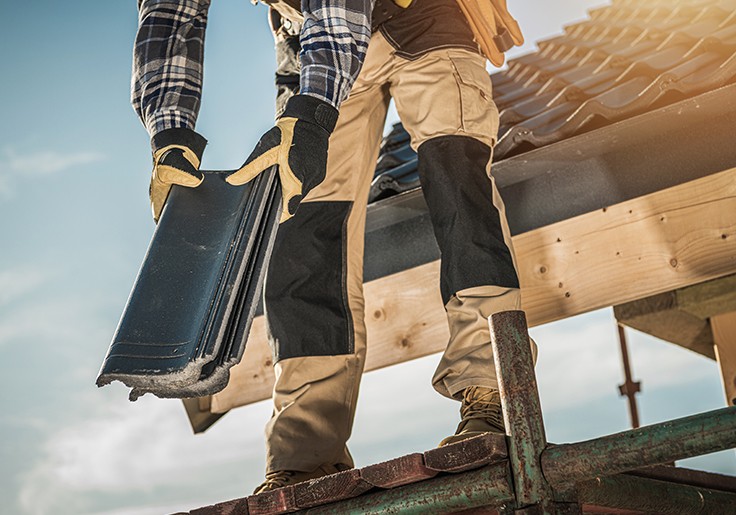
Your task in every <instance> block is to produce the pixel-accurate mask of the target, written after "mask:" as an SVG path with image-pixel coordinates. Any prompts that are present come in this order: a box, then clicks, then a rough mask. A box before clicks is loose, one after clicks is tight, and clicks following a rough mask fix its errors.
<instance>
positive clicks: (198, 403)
mask: <svg viewBox="0 0 736 515" xmlns="http://www.w3.org/2000/svg"><path fill="white" fill-rule="evenodd" d="M182 401H183V403H184V409H185V410H186V412H187V417H189V423H190V424H191V425H192V431H194V432H195V433H201V432H202V431H204V430H205V429H207V428H208V427H210V426H211V425H212V424H214V423H215V422H217V420H218V419H219V418H220V417H221V416H222V415H224V413H216V412H213V411H212V409H211V406H212V397H200V398H198V399H182Z"/></svg>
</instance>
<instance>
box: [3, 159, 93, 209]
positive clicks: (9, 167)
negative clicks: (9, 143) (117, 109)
mask: <svg viewBox="0 0 736 515" xmlns="http://www.w3.org/2000/svg"><path fill="white" fill-rule="evenodd" d="M2 154H3V155H2V156H0V198H5V199H8V198H11V197H13V195H14V194H15V191H16V183H17V182H18V181H19V180H22V179H24V178H38V177H43V176H48V175H53V174H57V173H60V172H64V171H67V170H70V169H72V168H75V167H79V166H83V165H87V164H90V163H96V162H99V161H102V160H104V159H105V156H104V155H103V154H101V153H99V152H88V151H75V152H66V153H62V152H57V151H54V150H37V151H33V152H29V153H18V152H17V151H16V150H15V149H13V148H10V147H6V148H5V149H3V153H2Z"/></svg>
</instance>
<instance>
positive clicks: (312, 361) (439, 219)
mask: <svg viewBox="0 0 736 515" xmlns="http://www.w3.org/2000/svg"><path fill="white" fill-rule="evenodd" d="M435 1H436V2H437V3H435V4H433V8H435V9H440V7H442V8H446V9H447V12H449V13H450V15H453V16H455V12H454V11H452V8H453V6H454V7H455V8H456V7H457V6H456V5H455V4H454V0H450V2H447V1H444V2H443V1H442V0H435ZM443 3H444V6H441V5H440V4H443ZM419 4H420V5H419V6H416V3H415V4H414V5H415V6H416V7H417V8H418V7H421V5H422V2H419ZM424 5H427V4H426V3H425V4H424ZM427 9H429V7H427ZM409 11H411V9H409ZM458 13H459V11H458ZM409 14H411V13H409ZM421 14H422V13H421V12H418V13H416V16H417V17H418V18H419V21H420V22H421V21H422V19H423V18H422V16H421ZM433 14H434V15H441V14H442V13H441V12H439V13H433ZM374 16H375V11H374ZM424 19H426V17H425V18H424ZM455 21H456V23H458V24H461V21H460V20H455ZM457 27H458V28H457V31H458V33H460V34H461V35H462V34H463V33H462V31H463V30H465V29H464V28H463V26H462V25H457ZM467 32H468V34H469V30H468V31H467ZM430 33H431V29H430ZM430 36H431V34H430ZM453 37H457V36H453ZM392 39H393V38H392V33H391V32H390V31H387V30H376V31H375V32H374V34H373V36H372V38H371V40H370V44H369V46H368V51H367V54H366V58H365V61H364V64H363V68H362V70H361V72H360V75H359V77H358V79H357V81H356V83H355V85H354V86H353V89H352V91H351V93H350V96H349V97H348V99H347V100H346V101H345V102H344V103H343V104H342V107H341V109H340V116H339V119H338V123H337V126H336V128H335V130H334V132H333V133H332V136H331V138H330V150H329V154H328V160H327V174H326V178H325V180H324V182H322V183H321V184H320V185H318V186H317V187H315V188H314V189H313V190H312V191H310V192H309V194H308V195H307V196H306V197H305V198H304V199H303V200H302V202H301V204H300V206H299V209H298V211H297V212H296V214H295V216H294V217H293V218H291V219H289V220H288V221H286V222H284V223H283V224H282V225H281V227H280V229H279V233H278V235H277V239H276V243H275V245H274V250H273V255H272V258H271V261H270V265H269V271H268V274H267V278H266V284H265V311H266V317H267V320H268V326H269V338H270V341H271V343H272V347H273V351H274V355H275V372H276V384H275V387H274V392H273V403H274V406H273V416H272V418H271V420H270V421H269V423H268V425H267V427H266V442H267V476H266V477H267V480H266V482H265V483H264V484H263V485H261V486H260V487H259V488H258V489H257V490H256V492H257V493H258V492H262V491H266V490H271V489H273V488H278V487H281V486H285V485H287V484H292V483H295V482H299V481H304V480H306V479H311V478H315V477H319V476H322V475H325V474H328V473H332V472H336V471H339V470H344V469H347V468H351V467H352V466H353V460H352V458H351V456H350V453H349V451H348V449H347V446H346V442H347V440H348V438H349V436H350V433H351V430H352V423H353V417H354V414H355V407H356V401H357V397H358V390H359V384H360V378H361V375H362V373H363V367H364V362H365V354H366V328H365V323H364V299H363V246H364V237H365V217H366V203H367V199H368V192H369V188H370V183H371V180H372V178H373V172H374V169H375V163H376V159H377V157H378V149H379V144H380V140H381V136H382V132H383V128H384V124H385V120H386V114H387V111H388V106H389V101H390V99H391V98H393V99H394V101H395V103H396V108H397V111H398V113H399V116H400V118H401V120H402V122H403V124H404V127H405V128H406V130H407V131H408V132H409V134H410V136H411V145H412V148H413V149H414V150H416V151H417V153H418V159H419V175H420V179H421V183H422V188H423V192H424V196H425V199H426V201H427V205H428V207H429V212H430V215H431V219H432V223H433V226H434V230H435V235H436V237H437V241H438V244H439V247H440V251H441V278H440V282H441V284H440V289H441V293H442V297H443V301H444V302H445V307H446V310H447V317H448V322H449V327H450V340H449V342H448V345H447V349H446V350H445V353H444V354H443V356H442V359H441V361H440V364H439V366H438V368H437V371H436V372H435V374H434V378H433V385H434V387H435V389H436V390H437V391H438V392H439V393H440V394H442V395H444V396H446V397H449V398H453V399H458V400H461V401H462V408H461V413H462V418H463V420H462V422H461V425H460V426H459V427H458V434H456V435H455V436H453V437H450V438H448V439H446V440H445V441H443V443H451V442H453V441H456V440H459V439H463V438H467V437H469V436H474V435H475V434H480V433H482V432H487V431H499V432H503V431H504V428H503V421H502V418H501V410H500V403H499V399H498V394H497V388H498V384H497V381H496V376H495V369H494V364H493V354H492V348H491V345H490V334H489V329H488V317H490V316H491V315H492V314H493V313H496V312H499V311H505V310H514V309H520V294H519V283H518V278H517V274H516V269H515V264H514V256H513V250H512V246H511V239H510V234H509V231H508V226H507V224H506V217H505V214H504V207H503V202H502V201H501V198H500V196H499V195H498V192H497V190H496V187H495V184H494V182H493V179H492V177H491V170H490V167H491V157H492V148H493V145H494V144H495V140H496V134H497V131H498V111H497V109H496V106H495V104H494V103H493V100H492V93H491V80H490V77H489V75H488V73H487V72H486V70H485V63H486V60H485V58H484V57H483V56H482V55H481V54H480V53H479V52H478V50H477V47H476V46H475V45H474V43H473V40H472V35H470V36H469V39H467V38H466V39H463V40H462V41H460V43H458V44H442V43H443V41H442V40H441V39H440V40H439V43H440V44H436V45H435V46H436V48H433V47H431V45H434V43H430V44H429V45H430V48H426V47H427V46H428V44H427V43H425V44H424V45H423V47H422V45H420V47H422V48H420V50H421V51H420V52H418V53H417V55H415V56H411V55H409V56H407V55H408V53H409V52H410V51H411V50H412V48H411V43H416V41H415V40H412V41H411V42H410V44H409V45H408V46H409V47H410V48H409V50H408V51H407V50H406V49H404V48H402V47H401V46H400V45H397V44H396V41H393V40H392ZM433 41H437V40H433ZM277 42H278V38H277ZM420 43H421V42H420ZM444 43H446V41H445V42H444ZM450 43H452V41H451V42H450ZM415 46H416V45H415Z"/></svg>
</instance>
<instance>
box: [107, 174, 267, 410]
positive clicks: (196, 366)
mask: <svg viewBox="0 0 736 515" xmlns="http://www.w3.org/2000/svg"><path fill="white" fill-rule="evenodd" d="M226 175H227V172H209V171H208V172H205V180H204V181H203V183H202V185H201V186H199V187H198V188H196V189H191V188H182V187H179V186H175V187H174V188H172V191H171V194H170V195H169V199H168V200H167V202H166V206H165V209H164V211H163V213H162V215H161V219H160V220H159V223H158V226H157V228H156V231H155V232H154V234H153V238H152V240H151V244H150V246H149V248H148V252H147V254H146V257H145V259H144V261H143V265H142V266H141V269H140V272H139V273H138V277H137V279H136V282H135V285H134V286H133V291H132V292H131V294H130V298H129V299H128V303H127V305H126V306H125V311H124V312H123V316H122V317H121V319H120V324H119V325H118V328H117V331H116V332H115V336H114V337H113V340H112V343H111V345H110V349H109V350H108V353H107V356H106V357H105V360H104V362H103V364H102V369H101V370H100V374H99V376H98V378H97V385H98V386H104V385H106V384H109V383H111V382H112V381H121V382H122V383H124V384H125V385H126V386H128V387H130V388H131V392H130V399H131V400H135V399H136V398H138V397H140V396H141V395H143V394H145V393H153V394H154V395H157V396H159V397H175V398H189V397H201V396H204V395H210V394H212V393H215V392H218V391H220V390H221V389H223V388H224V387H225V385H227V383H228V380H229V377H230V372H229V370H230V368H231V367H232V366H234V365H235V364H237V363H238V362H240V359H241V357H242V356H243V351H244V350H245V343H246V339H247V337H248V332H249V330H250V325H251V321H252V320H253V316H254V314H255V310H256V307H257V305H258V301H259V299H260V290H261V286H262V284H263V276H264V273H265V263H266V262H267V261H268V257H269V256H270V251H271V247H272V244H273V239H274V236H275V234H276V228H277V226H278V224H277V219H278V215H279V213H280V198H281V193H280V189H279V188H278V187H277V180H276V172H275V169H272V170H271V171H270V172H269V173H264V174H262V176H261V177H259V178H258V179H256V180H255V181H253V182H252V183H249V184H247V185H244V186H241V187H238V188H234V187H232V186H230V185H228V184H227V183H226V182H225V177H226Z"/></svg>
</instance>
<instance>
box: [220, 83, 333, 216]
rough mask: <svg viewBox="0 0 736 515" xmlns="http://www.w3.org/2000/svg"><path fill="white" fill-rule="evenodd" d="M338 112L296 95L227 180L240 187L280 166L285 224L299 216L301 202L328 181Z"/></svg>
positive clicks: (309, 98) (313, 99) (312, 98)
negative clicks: (298, 208)
mask: <svg viewBox="0 0 736 515" xmlns="http://www.w3.org/2000/svg"><path fill="white" fill-rule="evenodd" d="M337 115H338V111H337V109H335V108H334V107H333V106H331V105H330V104H328V103H327V102H325V101H323V100H320V99H318V98H316V97H312V96H308V95H295V96H293V97H291V98H290V99H289V100H288V102H287V103H286V108H285V109H284V113H283V114H282V115H281V116H280V117H279V118H278V120H277V121H276V126H275V127H273V128H272V129H271V130H269V131H268V132H266V133H265V134H264V135H263V136H262V137H261V140H260V141H259V142H258V144H257V145H256V148H255V149H254V150H253V152H251V154H250V156H249V157H248V159H246V161H245V163H244V164H243V166H241V167H240V169H239V170H237V171H235V172H233V173H232V174H231V175H229V176H228V177H227V179H226V181H227V182H229V183H230V184H232V185H235V186H239V185H241V184H245V183H247V182H250V181H252V180H253V179H254V178H255V177H257V176H258V175H259V174H260V173H261V172H263V171H264V170H266V169H268V168H270V167H271V166H273V165H278V167H279V168H278V170H279V181H280V182H281V192H282V197H283V206H282V211H281V220H280V221H279V223H283V222H285V221H286V220H288V219H289V218H291V217H292V216H294V213H296V209H297V207H298V206H299V202H301V200H302V199H303V198H304V197H305V196H306V195H307V193H309V192H310V191H311V190H312V189H313V188H314V187H315V186H317V185H318V184H319V183H321V182H322V181H323V180H324V178H325V173H326V171H327V147H328V142H329V139H330V134H332V131H333V129H334V128H335V124H336V123H337Z"/></svg>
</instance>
